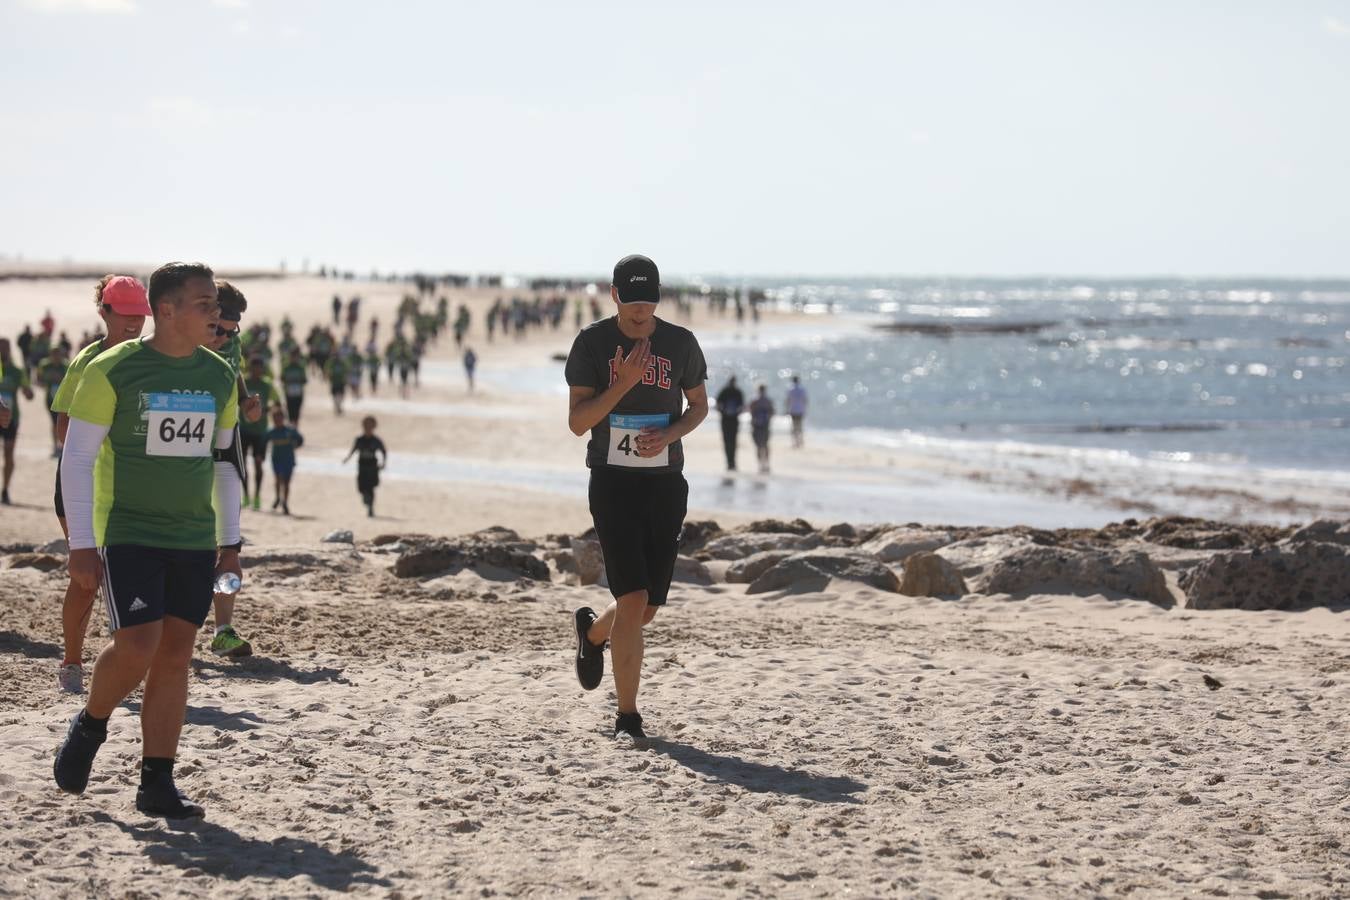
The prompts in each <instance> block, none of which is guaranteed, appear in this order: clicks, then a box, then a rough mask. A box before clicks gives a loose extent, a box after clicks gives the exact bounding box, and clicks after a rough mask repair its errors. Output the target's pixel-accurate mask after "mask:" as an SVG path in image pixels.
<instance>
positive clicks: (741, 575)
mask: <svg viewBox="0 0 1350 900" xmlns="http://www.w3.org/2000/svg"><path fill="white" fill-rule="evenodd" d="M795 552H796V551H794V550H765V551H763V552H762V553H755V554H752V555H750V556H747V557H746V558H745V559H739V560H737V561H736V562H734V563H732V564H731V565H729V566H727V582H728V583H730V584H750V583H751V582H752V581H754V580H755V579H756V578H758V577H759V576H761V575H763V574H764V573H765V572H767V571H769V570H770V569H772V568H773V567H774V566H776V565H778V564H779V563H780V562H782V561H783V560H785V559H787V558H788V557H789V556H791V555H792V554H793V553H795Z"/></svg>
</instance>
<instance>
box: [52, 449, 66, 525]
mask: <svg viewBox="0 0 1350 900" xmlns="http://www.w3.org/2000/svg"><path fill="white" fill-rule="evenodd" d="M52 501H53V502H54V503H55V504H56V517H57V518H58V519H64V518H65V517H66V498H65V497H64V496H62V494H61V460H59V459H58V460H57V461H56V495H55V496H54V497H53V498H52Z"/></svg>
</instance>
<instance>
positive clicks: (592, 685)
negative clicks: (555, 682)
mask: <svg viewBox="0 0 1350 900" xmlns="http://www.w3.org/2000/svg"><path fill="white" fill-rule="evenodd" d="M575 618H576V624H577V681H580V682H581V687H582V688H583V689H584V690H588V691H593V690H595V689H596V688H598V687H599V686H600V682H601V681H604V679H605V647H604V645H603V644H602V645H600V646H599V647H597V646H596V645H595V644H592V643H591V641H590V639H589V638H587V637H586V633H587V632H588V631H590V630H591V624H592V623H593V622H595V618H596V616H595V610H593V609H591V608H590V607H589V606H583V607H582V608H581V609H579V610H577V611H576V614H575Z"/></svg>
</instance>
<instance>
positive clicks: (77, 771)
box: [52, 713, 108, 794]
mask: <svg viewBox="0 0 1350 900" xmlns="http://www.w3.org/2000/svg"><path fill="white" fill-rule="evenodd" d="M107 739H108V736H107V735H106V734H97V733H95V732H92V731H90V730H89V729H87V728H85V727H84V726H83V725H81V724H80V713H76V714H75V718H73V719H71V720H70V728H69V729H68V730H67V731H66V739H65V740H64V741H62V742H61V746H60V747H58V748H57V750H56V762H55V763H54V764H53V765H52V774H53V775H55V776H56V786H57V787H59V788H60V789H61V790H63V791H65V792H67V793H70V794H83V793H84V789H85V788H86V787H88V785H89V770H90V769H92V768H93V767H94V756H95V754H97V753H98V748H99V747H101V746H103V742H104V741H106V740H107Z"/></svg>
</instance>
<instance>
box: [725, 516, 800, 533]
mask: <svg viewBox="0 0 1350 900" xmlns="http://www.w3.org/2000/svg"><path fill="white" fill-rule="evenodd" d="M738 530H741V531H750V532H757V533H760V534H815V533H816V529H815V526H813V525H812V524H811V523H810V522H808V521H806V520H805V519H793V520H792V521H791V522H786V521H784V520H782V519H756V520H755V521H754V522H751V523H750V524H749V525H746V526H745V527H744V528H743V529H738Z"/></svg>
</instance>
